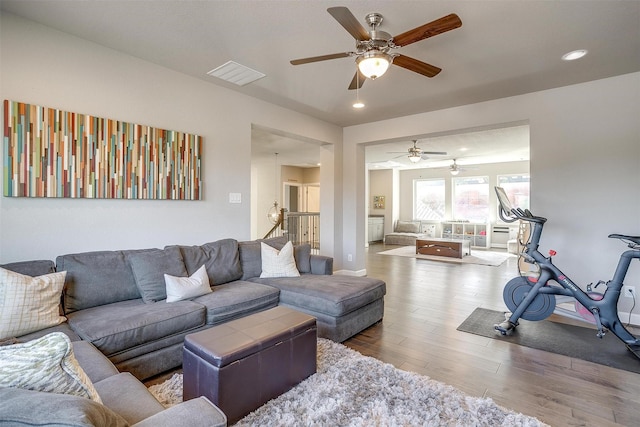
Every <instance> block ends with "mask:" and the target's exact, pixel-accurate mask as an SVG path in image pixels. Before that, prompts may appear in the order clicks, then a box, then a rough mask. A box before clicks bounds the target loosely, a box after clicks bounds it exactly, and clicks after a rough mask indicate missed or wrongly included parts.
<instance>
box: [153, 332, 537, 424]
mask: <svg viewBox="0 0 640 427" xmlns="http://www.w3.org/2000/svg"><path fill="white" fill-rule="evenodd" d="M149 390H150V391H151V393H153V394H154V395H155V396H156V398H157V399H158V400H159V401H160V402H161V403H162V404H163V405H165V406H171V405H172V404H175V403H179V402H181V401H182V374H175V375H174V376H173V377H172V378H171V379H169V380H167V381H165V382H164V383H162V384H158V385H154V386H151V387H150V388H149ZM235 425H236V426H269V427H272V426H363V427H364V426H523V427H533V426H545V425H546V424H544V423H542V422H540V421H539V420H537V419H536V418H533V417H529V416H526V415H523V414H519V413H517V412H513V411H510V410H507V409H504V408H502V407H500V406H498V405H496V404H495V403H494V402H493V400H491V399H488V398H477V397H472V396H468V395H466V394H464V393H462V392H461V391H459V390H457V389H455V388H453V387H451V386H448V385H446V384H443V383H440V382H438V381H434V380H431V379H429V378H428V377H425V376H422V375H418V374H415V373H412V372H406V371H402V370H400V369H396V368H395V367H394V366H393V365H390V364H388V363H383V362H381V361H379V360H377V359H374V358H372V357H366V356H363V355H361V354H360V353H358V352H356V351H354V350H351V349H349V348H347V347H345V346H344V345H342V344H337V343H334V342H333V341H329V340H326V339H322V338H319V339H318V371H317V373H316V374H314V375H312V376H310V377H309V378H307V379H306V380H304V381H303V382H302V383H300V384H299V385H297V386H296V387H294V388H293V389H291V390H290V391H288V392H287V393H285V394H283V395H281V396H279V397H278V398H276V399H273V400H271V401H269V402H267V403H266V404H265V405H263V406H262V407H260V408H258V409H257V410H255V411H254V412H252V413H250V414H249V415H247V416H246V417H245V418H243V419H241V420H240V421H239V422H238V423H237V424H235Z"/></svg>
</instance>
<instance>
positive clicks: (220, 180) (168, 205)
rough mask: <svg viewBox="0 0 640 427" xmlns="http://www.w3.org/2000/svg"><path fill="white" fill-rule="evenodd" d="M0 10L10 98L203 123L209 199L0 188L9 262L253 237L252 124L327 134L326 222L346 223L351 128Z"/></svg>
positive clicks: (327, 242)
mask: <svg viewBox="0 0 640 427" xmlns="http://www.w3.org/2000/svg"><path fill="white" fill-rule="evenodd" d="M1 19H2V21H1V25H0V31H1V37H0V43H1V44H0V54H1V61H0V95H1V96H2V99H9V100H12V101H19V102H26V103H30V104H36V105H41V106H45V107H52V108H59V109H62V110H65V111H72V112H77V113H83V114H91V115H94V116H98V117H104V118H109V119H117V120H123V121H127V122H133V123H139V124H144V125H149V126H154V127H159V128H163V129H171V130H179V131H183V132H190V133H194V134H198V135H201V136H203V138H204V143H203V163H202V170H203V181H204V185H203V188H204V196H203V200H202V201H138V200H86V199H85V200H81V199H33V198H10V197H0V263H5V262H11V261H18V260H25V259H35V258H44V259H52V258H55V256H56V255H59V254H63V253H72V252H81V251H88V250H105V249H123V248H144V247H163V246H164V245H167V244H177V243H181V244H199V243H204V242H209V241H212V240H217V239H220V238H226V237H233V238H237V239H249V238H250V229H251V195H252V194H251V126H252V124H256V125H259V126H262V127H265V128H272V129H280V130H282V131H284V132H287V133H289V134H293V135H304V136H306V137H308V138H310V139H313V140H316V141H321V142H326V143H329V145H326V146H323V149H322V150H321V155H320V157H321V162H322V164H323V170H322V171H321V175H322V176H321V180H322V186H323V190H326V191H324V192H323V194H322V195H321V197H323V202H324V205H325V206H326V207H327V212H328V215H326V217H323V218H322V221H323V223H322V224H321V229H322V230H323V233H324V232H329V233H333V231H334V230H340V231H341V229H340V228H339V227H336V226H335V222H336V218H335V216H333V215H332V214H333V213H334V212H335V210H334V207H335V206H336V205H337V204H339V202H338V203H336V201H335V200H334V199H333V198H334V197H341V196H340V194H341V192H340V190H339V189H336V188H335V185H336V184H337V183H339V177H340V174H341V171H340V170H337V169H336V168H334V167H333V163H334V156H335V153H338V154H339V152H340V151H341V149H340V146H341V139H342V129H341V128H339V127H337V126H334V125H330V124H327V123H325V122H322V121H319V120H316V119H313V118H311V117H309V116H305V115H302V114H299V113H297V112H294V111H291V110H286V109H283V108H280V107H276V106H274V105H272V104H268V103H265V102H262V101H259V100H256V99H254V98H250V97H247V96H244V95H240V94H238V93H236V92H233V91H230V90H228V89H224V88H221V87H219V86H216V85H213V84H209V83H206V82H204V81H202V80H198V79H194V78H192V77H189V76H185V75H183V74H180V73H176V72H174V71H171V70H168V69H166V68H163V67H159V66H157V65H154V64H151V63H149V62H145V61H142V60H139V59H137V58H134V57H131V56H128V55H124V54H122V53H119V52H116V51H114V50H111V49H107V48H105V47H102V46H100V45H97V44H94V43H90V42H88V41H86V40H82V39H79V38H76V37H73V36H70V35H68V34H65V33H62V32H59V31H56V30H52V29H50V28H47V27H44V26H41V25H39V24H36V23H33V22H31V21H26V20H23V19H22V18H18V17H15V16H13V15H10V14H6V13H2V17H1ZM336 147H337V149H336ZM1 167H2V166H1V163H0V168H1ZM0 171H1V169H0ZM336 174H337V175H336ZM229 193H241V195H242V203H241V204H232V203H229ZM271 197H272V196H271ZM271 197H270V198H271ZM261 209H262V208H261ZM263 210H264V209H262V210H261V212H262V211H263ZM321 245H322V247H323V252H324V253H326V254H328V255H332V254H333V248H334V246H335V236H333V234H330V235H325V234H323V236H322V240H321Z"/></svg>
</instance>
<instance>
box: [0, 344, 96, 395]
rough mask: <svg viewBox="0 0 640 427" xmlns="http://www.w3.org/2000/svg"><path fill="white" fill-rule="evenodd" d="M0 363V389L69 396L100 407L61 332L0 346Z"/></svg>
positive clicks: (90, 385) (92, 388)
mask: <svg viewBox="0 0 640 427" xmlns="http://www.w3.org/2000/svg"><path fill="white" fill-rule="evenodd" d="M0 360H2V364H0V387H13V388H22V389H26V390H35V391H44V392H49V393H61V394H72V395H75V396H81V397H86V398H88V399H91V400H95V401H96V402H99V403H102V400H101V399H100V396H98V392H97V391H96V389H95V387H94V386H93V384H92V383H91V380H90V379H89V377H88V376H87V374H86V373H85V372H84V371H83V370H82V368H81V367H80V365H79V364H78V361H77V360H76V358H75V356H74V354H73V347H72V345H71V341H70V340H69V337H67V336H66V335H65V334H63V333H62V332H52V333H50V334H48V335H45V336H43V337H41V338H37V339H35V340H32V341H29V342H26V343H21V344H13V345H7V346H1V347H0Z"/></svg>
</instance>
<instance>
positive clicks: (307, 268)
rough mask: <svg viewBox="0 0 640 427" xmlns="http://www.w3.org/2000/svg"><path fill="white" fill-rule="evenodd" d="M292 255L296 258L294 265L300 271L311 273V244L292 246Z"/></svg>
mask: <svg viewBox="0 0 640 427" xmlns="http://www.w3.org/2000/svg"><path fill="white" fill-rule="evenodd" d="M293 256H294V257H295V259H296V267H298V271H299V272H300V273H311V245H310V244H308V243H303V244H301V245H296V246H294V248H293Z"/></svg>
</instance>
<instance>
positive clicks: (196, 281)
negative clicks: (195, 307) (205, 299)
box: [164, 265, 212, 302]
mask: <svg viewBox="0 0 640 427" xmlns="http://www.w3.org/2000/svg"><path fill="white" fill-rule="evenodd" d="M164 281H165V284H166V286H167V302H176V301H182V300H183V299H188V298H195V297H199V296H200V295H204V294H209V293H211V292H212V291H211V285H209V276H208V275H207V269H206V268H205V266H204V265H203V266H202V267H200V268H199V269H198V270H196V272H195V273H193V274H192V275H191V276H189V277H175V276H170V275H168V274H165V275H164Z"/></svg>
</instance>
